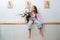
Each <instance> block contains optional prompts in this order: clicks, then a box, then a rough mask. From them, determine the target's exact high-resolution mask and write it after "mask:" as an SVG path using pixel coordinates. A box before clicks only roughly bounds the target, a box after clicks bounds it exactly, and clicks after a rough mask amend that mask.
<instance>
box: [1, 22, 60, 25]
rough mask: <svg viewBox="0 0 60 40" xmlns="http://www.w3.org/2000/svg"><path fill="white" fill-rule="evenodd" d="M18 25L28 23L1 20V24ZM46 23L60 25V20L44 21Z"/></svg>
mask: <svg viewBox="0 0 60 40" xmlns="http://www.w3.org/2000/svg"><path fill="white" fill-rule="evenodd" d="M3 24H4V25H5V24H6V25H8V24H9V25H16V24H27V23H26V22H0V25H3ZM44 24H45V25H47V24H58V25H60V22H44Z"/></svg>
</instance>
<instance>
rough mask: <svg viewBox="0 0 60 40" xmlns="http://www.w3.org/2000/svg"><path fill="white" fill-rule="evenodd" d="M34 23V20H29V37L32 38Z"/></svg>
mask: <svg viewBox="0 0 60 40" xmlns="http://www.w3.org/2000/svg"><path fill="white" fill-rule="evenodd" d="M32 23H33V21H32V20H29V22H28V31H29V38H31V29H32Z"/></svg>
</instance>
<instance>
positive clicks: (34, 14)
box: [28, 5, 44, 38]
mask: <svg viewBox="0 0 60 40" xmlns="http://www.w3.org/2000/svg"><path fill="white" fill-rule="evenodd" d="M39 16H40V15H39V14H38V11H37V8H36V6H35V5H33V6H32V10H31V13H30V18H29V22H28V28H29V38H31V29H32V24H33V23H36V26H37V28H38V29H39V31H40V34H41V36H42V37H43V36H44V35H43V32H42V29H43V27H42V24H43V21H42V20H41V19H40V18H41V17H39Z"/></svg>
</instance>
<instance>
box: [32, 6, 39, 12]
mask: <svg viewBox="0 0 60 40" xmlns="http://www.w3.org/2000/svg"><path fill="white" fill-rule="evenodd" d="M33 7H34V9H35V10H34V12H35V13H38V10H37V7H36V6H35V5H33Z"/></svg>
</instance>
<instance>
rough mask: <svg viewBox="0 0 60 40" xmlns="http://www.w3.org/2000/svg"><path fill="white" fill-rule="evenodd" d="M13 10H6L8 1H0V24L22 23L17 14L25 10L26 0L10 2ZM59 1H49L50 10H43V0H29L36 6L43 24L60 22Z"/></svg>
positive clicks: (22, 19)
mask: <svg viewBox="0 0 60 40" xmlns="http://www.w3.org/2000/svg"><path fill="white" fill-rule="evenodd" d="M12 1H13V8H12V9H8V8H7V3H8V0H0V22H21V21H22V22H24V18H21V17H20V16H19V15H18V14H19V13H23V10H24V9H25V4H26V0H12ZM59 2H60V0H50V5H51V6H50V8H49V9H45V8H44V0H31V4H32V5H36V6H37V8H38V10H39V13H40V14H41V16H42V18H43V19H44V21H45V22H47V21H54V22H55V21H58V22H59V21H60V18H59V17H60V12H59V10H60V8H59V7H60V5H59Z"/></svg>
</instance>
